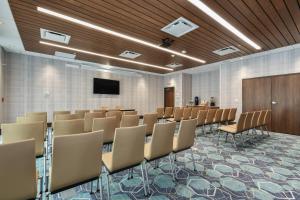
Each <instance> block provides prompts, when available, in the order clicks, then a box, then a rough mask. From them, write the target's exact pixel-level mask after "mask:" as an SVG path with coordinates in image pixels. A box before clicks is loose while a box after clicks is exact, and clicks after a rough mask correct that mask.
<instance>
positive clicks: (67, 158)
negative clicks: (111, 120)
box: [48, 131, 103, 195]
mask: <svg viewBox="0 0 300 200" xmlns="http://www.w3.org/2000/svg"><path fill="white" fill-rule="evenodd" d="M102 139H103V138H102V131H95V132H90V133H82V134H76V135H64V136H55V137H54V138H53V153H52V166H51V168H50V177H49V178H50V181H49V194H55V193H58V192H61V191H63V190H66V189H69V188H72V187H75V186H77V185H82V184H83V183H87V182H91V192H92V186H93V181H94V180H98V179H99V176H100V173H101V165H102V162H101V159H102V153H101V150H100V149H101V148H102V142H103V140H102ZM98 183H99V182H98ZM98 186H99V185H98ZM49 194H48V195H49Z"/></svg>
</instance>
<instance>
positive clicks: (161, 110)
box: [156, 108, 165, 119]
mask: <svg viewBox="0 0 300 200" xmlns="http://www.w3.org/2000/svg"><path fill="white" fill-rule="evenodd" d="M156 113H157V118H158V119H162V118H163V117H164V114H165V112H164V108H157V109H156Z"/></svg>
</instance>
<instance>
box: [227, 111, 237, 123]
mask: <svg viewBox="0 0 300 200" xmlns="http://www.w3.org/2000/svg"><path fill="white" fill-rule="evenodd" d="M236 111H237V108H230V112H229V115H228V123H232V122H233V121H234V120H235V115H236Z"/></svg>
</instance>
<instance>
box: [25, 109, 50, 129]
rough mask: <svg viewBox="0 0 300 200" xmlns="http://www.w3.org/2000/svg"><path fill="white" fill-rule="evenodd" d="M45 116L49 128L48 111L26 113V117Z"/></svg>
mask: <svg viewBox="0 0 300 200" xmlns="http://www.w3.org/2000/svg"><path fill="white" fill-rule="evenodd" d="M40 115H42V116H44V120H43V121H44V122H45V124H46V128H47V122H48V117H47V115H48V114H47V112H28V113H26V114H25V116H26V117H29V116H40Z"/></svg>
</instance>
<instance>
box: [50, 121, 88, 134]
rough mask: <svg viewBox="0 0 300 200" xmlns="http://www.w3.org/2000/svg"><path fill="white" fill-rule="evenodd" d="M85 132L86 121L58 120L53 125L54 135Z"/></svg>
mask: <svg viewBox="0 0 300 200" xmlns="http://www.w3.org/2000/svg"><path fill="white" fill-rule="evenodd" d="M83 132H84V120H83V119H73V120H58V121H54V124H53V135H54V136H58V135H72V134H77V133H83Z"/></svg>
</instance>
